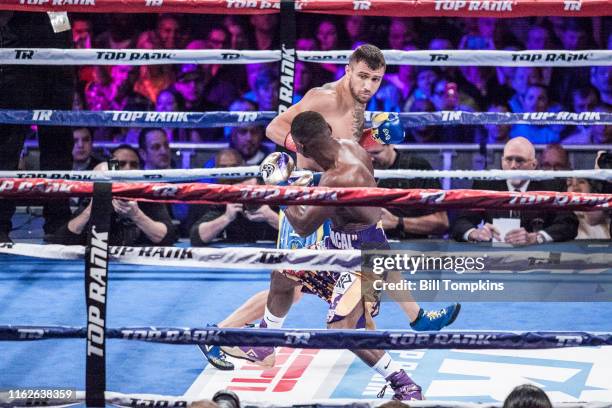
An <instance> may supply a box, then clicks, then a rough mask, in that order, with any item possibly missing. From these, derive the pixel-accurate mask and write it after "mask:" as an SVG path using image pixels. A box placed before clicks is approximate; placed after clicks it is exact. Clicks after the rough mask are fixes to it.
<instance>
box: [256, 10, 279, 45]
mask: <svg viewBox="0 0 612 408" xmlns="http://www.w3.org/2000/svg"><path fill="white" fill-rule="evenodd" d="M249 21H250V23H251V25H252V26H253V36H254V38H255V41H253V43H254V44H255V49H257V50H276V49H278V48H279V44H280V39H279V37H278V35H279V31H278V14H254V15H252V16H251V17H250V19H249Z"/></svg>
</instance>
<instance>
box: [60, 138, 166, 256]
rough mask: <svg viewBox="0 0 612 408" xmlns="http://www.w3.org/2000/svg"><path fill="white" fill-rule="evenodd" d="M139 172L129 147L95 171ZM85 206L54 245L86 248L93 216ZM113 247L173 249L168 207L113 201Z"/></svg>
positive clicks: (136, 158)
mask: <svg viewBox="0 0 612 408" xmlns="http://www.w3.org/2000/svg"><path fill="white" fill-rule="evenodd" d="M109 163H110V165H111V168H113V167H116V168H113V170H137V169H139V168H140V157H139V156H138V152H137V151H136V150H135V149H134V148H132V147H131V146H129V145H121V146H119V147H117V148H116V149H114V150H113V151H112V153H111V160H109V162H102V163H100V164H98V165H97V166H96V167H95V169H94V170H98V171H103V170H108V169H109ZM87 201H88V202H87V203H83V204H82V205H81V206H80V208H79V210H78V211H77V213H76V214H77V215H76V216H75V217H73V218H72V219H71V220H70V221H69V222H68V223H67V224H65V225H64V226H62V227H60V229H59V230H58V231H57V233H56V234H55V237H54V238H53V240H52V243H54V244H63V245H85V244H86V242H87V231H88V227H89V221H90V217H91V200H87ZM113 209H114V213H113V214H112V217H111V234H110V237H109V244H110V245H128V246H150V245H151V246H170V245H173V244H174V242H175V241H176V238H175V237H176V234H175V231H174V227H173V225H172V220H171V219H170V216H169V215H168V211H167V209H166V205H165V204H163V203H153V202H140V203H139V202H136V201H126V200H118V199H113Z"/></svg>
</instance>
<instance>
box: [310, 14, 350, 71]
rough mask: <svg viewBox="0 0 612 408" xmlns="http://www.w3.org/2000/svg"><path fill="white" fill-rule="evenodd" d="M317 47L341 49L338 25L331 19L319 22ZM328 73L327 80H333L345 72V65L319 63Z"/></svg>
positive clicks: (322, 49) (323, 49)
mask: <svg viewBox="0 0 612 408" xmlns="http://www.w3.org/2000/svg"><path fill="white" fill-rule="evenodd" d="M316 39H317V48H318V49H319V50H320V51H333V50H338V49H340V43H339V40H338V27H337V26H336V24H335V23H334V22H333V21H331V20H323V21H321V22H320V23H319V25H318V27H317V33H316ZM319 67H320V68H321V69H322V71H323V73H324V74H325V75H326V77H325V82H332V81H335V80H336V79H338V78H339V77H340V76H342V75H343V74H344V67H343V66H342V65H340V64H319Z"/></svg>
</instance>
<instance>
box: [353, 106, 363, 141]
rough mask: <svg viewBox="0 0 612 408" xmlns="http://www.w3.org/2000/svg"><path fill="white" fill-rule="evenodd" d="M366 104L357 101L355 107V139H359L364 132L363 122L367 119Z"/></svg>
mask: <svg viewBox="0 0 612 408" xmlns="http://www.w3.org/2000/svg"><path fill="white" fill-rule="evenodd" d="M364 114H365V105H364V104H362V103H355V106H354V108H353V139H355V140H359V139H360V138H361V134H362V133H363V122H364V120H365V116H364Z"/></svg>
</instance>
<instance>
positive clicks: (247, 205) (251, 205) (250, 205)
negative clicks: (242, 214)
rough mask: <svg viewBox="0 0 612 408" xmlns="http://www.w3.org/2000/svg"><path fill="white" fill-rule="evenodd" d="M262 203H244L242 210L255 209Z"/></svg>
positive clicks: (251, 210)
mask: <svg viewBox="0 0 612 408" xmlns="http://www.w3.org/2000/svg"><path fill="white" fill-rule="evenodd" d="M261 206H262V204H254V203H253V204H252V203H245V204H244V210H245V211H248V212H254V211H257V210H259V209H260V208H261Z"/></svg>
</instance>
